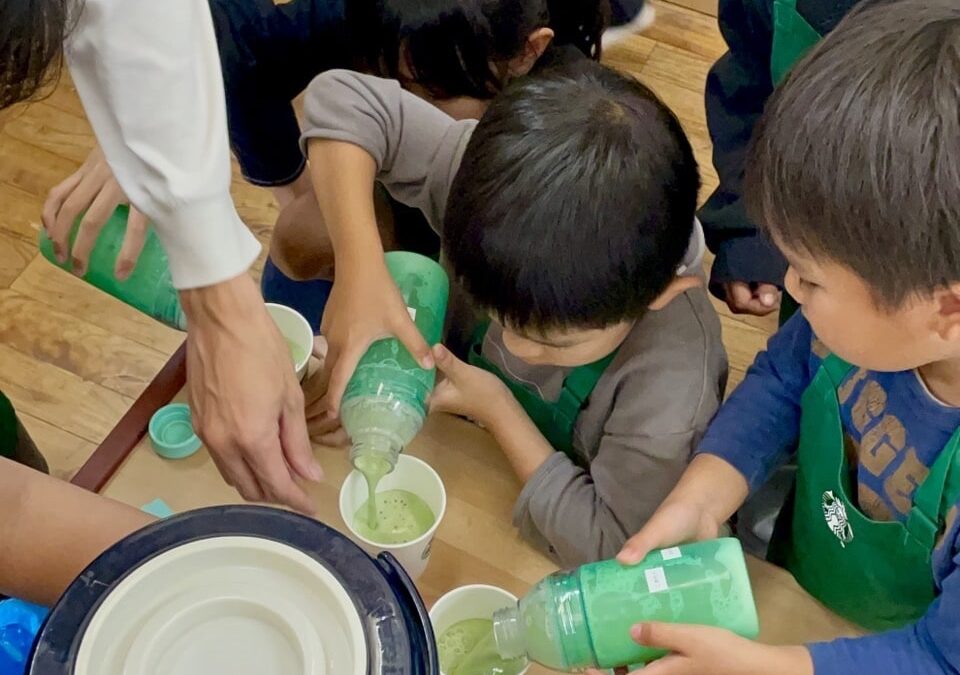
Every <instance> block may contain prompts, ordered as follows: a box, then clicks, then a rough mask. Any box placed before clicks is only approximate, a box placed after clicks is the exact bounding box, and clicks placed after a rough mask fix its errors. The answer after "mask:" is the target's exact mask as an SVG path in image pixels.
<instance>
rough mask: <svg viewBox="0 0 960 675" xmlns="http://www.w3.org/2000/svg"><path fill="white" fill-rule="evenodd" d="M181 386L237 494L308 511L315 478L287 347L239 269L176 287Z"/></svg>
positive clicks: (316, 470)
mask: <svg viewBox="0 0 960 675" xmlns="http://www.w3.org/2000/svg"><path fill="white" fill-rule="evenodd" d="M181 299H182V302H183V309H184V312H185V313H186V315H187V325H188V328H187V387H188V391H189V394H190V405H191V408H192V410H193V414H194V425H195V427H196V429H197V433H198V434H199V435H200V437H201V438H202V439H203V440H204V442H205V443H206V445H207V448H208V449H209V451H210V455H211V457H212V458H213V460H214V462H215V463H216V465H217V468H218V469H219V470H220V473H221V474H222V475H223V477H224V479H225V480H226V481H227V483H229V484H230V485H232V486H234V487H236V488H237V490H238V491H239V492H240V494H241V495H242V496H243V497H244V499H247V500H250V501H268V502H275V503H280V504H285V505H287V506H290V507H292V508H294V509H297V510H298V511H302V512H304V513H311V512H312V511H313V503H312V501H311V499H310V498H309V496H308V495H307V493H306V492H305V491H304V489H303V487H302V486H301V485H300V484H299V482H298V481H300V480H310V481H318V480H320V479H322V478H323V471H322V470H321V469H320V465H319V464H318V463H317V462H316V460H315V459H314V457H313V452H312V450H311V447H310V439H309V437H308V436H307V425H306V422H305V419H304V397H303V391H302V390H301V389H300V384H299V382H297V378H296V375H295V373H294V370H293V368H292V366H291V364H290V350H289V347H287V344H286V342H285V341H284V339H283V337H282V336H281V335H280V331H279V330H277V327H276V325H275V324H274V323H273V320H272V319H271V318H270V315H269V314H268V313H267V310H266V307H265V306H264V304H263V299H262V298H261V297H260V294H259V293H258V292H257V288H256V286H255V285H254V283H253V280H252V279H251V278H250V277H249V276H248V275H246V274H243V275H241V276H239V277H236V278H234V279H231V280H230V281H225V282H223V283H220V284H216V285H214V286H209V287H206V288H198V289H193V290H188V291H183V292H181Z"/></svg>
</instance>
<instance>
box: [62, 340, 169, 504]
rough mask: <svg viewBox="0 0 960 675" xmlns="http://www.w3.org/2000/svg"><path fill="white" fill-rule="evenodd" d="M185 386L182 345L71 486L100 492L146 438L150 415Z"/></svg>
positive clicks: (85, 463) (78, 473)
mask: <svg viewBox="0 0 960 675" xmlns="http://www.w3.org/2000/svg"><path fill="white" fill-rule="evenodd" d="M186 382H187V349H186V343H183V344H181V345H180V347H179V348H178V349H177V351H175V352H174V353H173V356H171V357H170V359H169V360H168V361H167V362H166V363H165V364H164V366H163V368H161V369H160V372H159V373H157V375H156V377H154V378H153V379H152V380H151V381H150V384H148V385H147V388H146V389H144V390H143V393H142V394H140V396H139V397H138V398H137V400H136V401H134V403H133V405H132V406H131V407H130V409H129V410H127V412H126V413H124V415H123V417H121V418H120V421H119V422H117V425H116V426H115V427H113V429H111V430H110V433H109V434H107V437H106V438H105V439H103V442H102V443H101V444H100V445H99V446H98V447H97V449H96V450H94V451H93V454H91V455H90V457H89V458H88V459H87V461H86V462H84V464H83V466H81V467H80V469H79V470H78V471H77V473H76V474H74V476H73V478H72V479H71V480H70V482H71V483H73V484H74V485H77V486H79V487H82V488H84V489H85V490H90V491H91V492H99V491H100V490H101V489H103V486H104V485H106V484H107V482H108V481H109V480H110V478H111V477H113V474H114V473H116V471H117V469H119V468H120V465H122V464H123V462H124V460H125V459H126V458H127V457H128V456H129V455H130V453H131V452H133V449H134V448H135V447H136V446H137V443H139V442H140V439H142V438H143V437H144V435H146V433H147V427H148V426H149V424H150V418H151V417H152V416H153V413H155V412H156V411H157V409H158V408H160V407H161V406H163V405H165V404H167V403H168V402H170V400H171V399H173V397H174V396H175V395H176V394H177V392H179V391H180V390H181V389H182V388H183V386H184V385H185V384H186Z"/></svg>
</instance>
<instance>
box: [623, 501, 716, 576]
mask: <svg viewBox="0 0 960 675" xmlns="http://www.w3.org/2000/svg"><path fill="white" fill-rule="evenodd" d="M720 525H721V523H718V522H717V521H716V519H714V518H713V516H711V515H710V513H709V512H707V511H706V510H705V509H703V508H701V507H700V505H699V504H697V503H695V502H686V501H680V500H670V499H667V501H665V502H664V503H663V504H661V505H660V508H659V509H657V511H656V512H655V513H654V514H653V516H652V517H651V518H650V520H649V521H647V524H646V525H644V527H643V529H642V530H640V531H639V532H638V533H637V534H635V535H634V536H632V537H631V538H630V539H628V540H627V543H626V544H624V545H623V549H622V550H621V551H620V554H619V555H618V556H617V560H619V561H620V562H621V563H623V564H624V565H635V564H637V563H638V562H640V561H641V560H643V559H644V558H645V557H646V556H647V554H648V553H650V551H653V550H656V549H660V548H665V547H667V546H675V545H676V544H682V543H685V542H688V541H700V540H701V539H716V538H717V537H718V536H719V533H720Z"/></svg>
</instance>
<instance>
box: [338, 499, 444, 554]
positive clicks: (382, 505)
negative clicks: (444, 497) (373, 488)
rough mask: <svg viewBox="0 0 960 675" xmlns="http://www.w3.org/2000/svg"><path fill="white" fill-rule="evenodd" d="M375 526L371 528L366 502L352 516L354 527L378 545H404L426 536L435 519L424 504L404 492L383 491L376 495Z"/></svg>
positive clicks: (367, 503) (367, 502)
mask: <svg viewBox="0 0 960 675" xmlns="http://www.w3.org/2000/svg"><path fill="white" fill-rule="evenodd" d="M374 503H375V504H376V523H375V524H374V526H373V527H371V526H370V518H369V499H368V500H367V501H365V502H364V503H363V504H361V506H360V508H359V509H357V512H356V513H355V514H354V516H353V526H354V528H355V529H356V531H357V532H358V533H359V534H360V535H361V536H362V537H364V538H365V539H369V540H370V541H373V542H376V543H378V544H388V545H392V544H406V543H407V542H410V541H413V540H414V539H416V538H418V537H421V536H423V535H424V534H426V533H427V530H429V529H430V528H431V527H433V523H434V522H435V521H436V519H437V517H436V515H434V513H433V511H432V510H431V509H430V507H429V506H428V505H427V503H426V502H425V501H423V500H422V499H420V497H418V496H417V495H415V494H413V493H412V492H408V491H406V490H385V491H383V492H380V493H378V494H377V496H376V500H375V502H374Z"/></svg>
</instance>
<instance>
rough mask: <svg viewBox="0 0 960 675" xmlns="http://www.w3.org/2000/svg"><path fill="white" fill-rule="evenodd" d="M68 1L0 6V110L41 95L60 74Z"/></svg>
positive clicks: (14, 1)
mask: <svg viewBox="0 0 960 675" xmlns="http://www.w3.org/2000/svg"><path fill="white" fill-rule="evenodd" d="M71 9H75V11H77V12H79V10H80V7H79V6H77V7H73V3H72V2H70V0H4V1H3V2H2V3H0V110H2V109H3V108H6V107H8V106H11V105H13V104H14V103H19V102H20V101H26V100H28V99H31V98H34V97H35V96H36V95H37V94H39V93H41V92H42V91H43V90H44V89H45V87H46V85H48V84H49V83H50V82H52V81H53V80H55V79H56V77H57V75H58V74H59V72H60V68H59V65H60V59H61V51H62V48H63V40H64V37H65V36H66V33H67V28H68V18H69V14H70V11H71Z"/></svg>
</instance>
